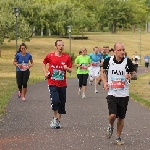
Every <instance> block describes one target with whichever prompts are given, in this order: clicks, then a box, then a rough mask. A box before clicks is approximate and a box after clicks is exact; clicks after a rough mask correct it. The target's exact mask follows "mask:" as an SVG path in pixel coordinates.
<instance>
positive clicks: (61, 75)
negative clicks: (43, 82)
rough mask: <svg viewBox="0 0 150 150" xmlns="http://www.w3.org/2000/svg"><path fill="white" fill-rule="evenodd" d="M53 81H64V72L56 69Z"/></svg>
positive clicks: (52, 77)
mask: <svg viewBox="0 0 150 150" xmlns="http://www.w3.org/2000/svg"><path fill="white" fill-rule="evenodd" d="M51 79H53V80H64V71H62V70H57V69H54V70H53V73H52V76H51Z"/></svg>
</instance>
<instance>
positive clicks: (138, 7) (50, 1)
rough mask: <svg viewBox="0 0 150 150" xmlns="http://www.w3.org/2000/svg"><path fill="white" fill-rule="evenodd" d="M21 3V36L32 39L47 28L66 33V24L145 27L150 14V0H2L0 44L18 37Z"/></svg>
mask: <svg viewBox="0 0 150 150" xmlns="http://www.w3.org/2000/svg"><path fill="white" fill-rule="evenodd" d="M16 6H17V7H18V8H19V10H20V14H19V17H18V27H19V34H18V36H19V38H21V39H22V40H23V41H25V40H29V38H30V37H31V36H32V34H33V28H34V27H35V28H36V29H35V32H37V31H40V30H43V29H45V28H47V29H49V30H50V31H51V34H54V35H62V36H63V35H66V34H67V26H68V25H71V26H72V27H73V30H72V32H73V33H74V34H80V33H82V32H84V31H103V28H104V27H108V29H109V31H111V32H112V33H115V32H116V31H117V28H118V27H120V28H123V27H125V28H128V27H130V26H133V25H134V26H135V27H138V26H141V27H144V25H145V22H146V21H147V20H148V18H149V17H147V16H148V15H149V10H150V9H149V8H150V0H138V2H137V0H94V1H91V0H86V1H81V0H76V1H74V0H18V1H16V0H14V1H13V0H1V1H0V45H2V44H3V41H4V38H5V37H8V38H9V39H10V40H12V39H15V23H16V22H15V15H14V7H16Z"/></svg>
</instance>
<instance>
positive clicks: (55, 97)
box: [48, 85, 66, 114]
mask: <svg viewBox="0 0 150 150" xmlns="http://www.w3.org/2000/svg"><path fill="white" fill-rule="evenodd" d="M48 89H49V92H50V100H51V107H52V110H54V111H56V110H58V113H59V114H66V111H65V103H66V87H57V86H53V85H49V86H48Z"/></svg>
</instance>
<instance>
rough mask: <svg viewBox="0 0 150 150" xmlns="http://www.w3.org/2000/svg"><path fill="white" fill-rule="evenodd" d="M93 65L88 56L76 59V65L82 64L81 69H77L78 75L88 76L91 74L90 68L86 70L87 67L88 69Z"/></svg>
mask: <svg viewBox="0 0 150 150" xmlns="http://www.w3.org/2000/svg"><path fill="white" fill-rule="evenodd" d="M90 63H91V59H90V57H89V56H88V55H85V56H83V55H80V56H78V57H77V58H76V60H75V64H80V67H78V69H77V74H87V73H89V70H88V68H84V67H85V66H86V67H87V66H88V64H90Z"/></svg>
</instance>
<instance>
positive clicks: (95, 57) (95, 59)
mask: <svg viewBox="0 0 150 150" xmlns="http://www.w3.org/2000/svg"><path fill="white" fill-rule="evenodd" d="M90 59H91V61H92V62H98V61H100V60H101V59H102V54H101V53H97V54H95V53H91V54H90Z"/></svg>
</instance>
